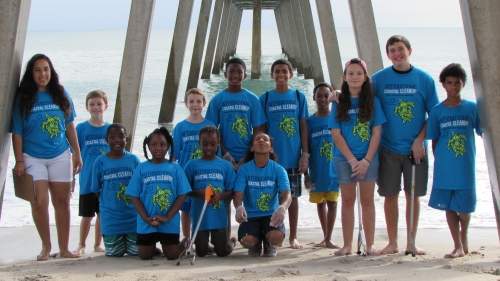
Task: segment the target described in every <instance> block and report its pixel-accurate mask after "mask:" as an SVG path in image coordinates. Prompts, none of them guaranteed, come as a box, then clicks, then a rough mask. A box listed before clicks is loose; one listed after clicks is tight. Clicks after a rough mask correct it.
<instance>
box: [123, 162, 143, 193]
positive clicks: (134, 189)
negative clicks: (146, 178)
mask: <svg viewBox="0 0 500 281" xmlns="http://www.w3.org/2000/svg"><path fill="white" fill-rule="evenodd" d="M141 170H142V168H141V166H140V165H139V166H137V168H135V170H134V173H133V174H132V178H131V179H130V181H129V182H128V185H127V191H126V192H125V194H126V195H128V196H132V197H140V196H141V186H142V179H141V173H142V171H141Z"/></svg>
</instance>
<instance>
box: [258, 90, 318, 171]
mask: <svg viewBox="0 0 500 281" xmlns="http://www.w3.org/2000/svg"><path fill="white" fill-rule="evenodd" d="M260 103H261V105H262V108H263V110H264V114H265V115H266V118H267V131H268V133H269V135H270V136H271V137H272V138H273V149H274V152H276V154H277V156H278V162H279V163H280V165H281V166H283V167H285V169H291V168H297V167H298V162H299V158H300V151H301V142H300V120H301V119H306V118H307V117H308V116H309V112H308V111H307V101H306V97H305V96H304V94H303V93H301V92H299V91H298V90H295V89H290V90H288V91H287V92H284V93H279V92H277V91H276V90H272V91H270V92H266V93H265V94H263V95H262V96H260Z"/></svg>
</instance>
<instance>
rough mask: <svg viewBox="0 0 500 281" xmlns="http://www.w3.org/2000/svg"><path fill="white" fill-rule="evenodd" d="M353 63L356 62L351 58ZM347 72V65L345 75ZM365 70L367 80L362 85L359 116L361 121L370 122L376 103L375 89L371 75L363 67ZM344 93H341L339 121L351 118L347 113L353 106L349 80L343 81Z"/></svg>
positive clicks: (342, 88)
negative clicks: (371, 81) (372, 85)
mask: <svg viewBox="0 0 500 281" xmlns="http://www.w3.org/2000/svg"><path fill="white" fill-rule="evenodd" d="M351 63H353V64H355V63H356V62H355V61H354V60H351ZM346 72H347V67H346V69H344V76H345V74H346ZM363 72H364V73H365V75H366V80H365V82H364V83H363V85H362V86H361V92H360V93H359V112H358V118H359V120H360V121H361V122H368V121H369V120H370V119H371V118H372V113H373V103H374V99H375V97H374V95H373V90H372V87H371V83H370V77H368V74H367V73H366V70H365V69H364V68H363ZM341 91H342V94H340V95H339V104H338V108H337V116H335V117H336V118H337V120H339V121H347V120H349V114H348V113H347V112H348V110H349V108H350V107H351V92H350V91H349V85H348V84H347V81H345V79H344V81H343V82H342V87H341Z"/></svg>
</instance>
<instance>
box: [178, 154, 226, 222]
mask: <svg viewBox="0 0 500 281" xmlns="http://www.w3.org/2000/svg"><path fill="white" fill-rule="evenodd" d="M184 170H185V171H186V176H187V178H188V181H189V183H190V184H191V187H192V189H193V191H194V190H201V189H205V188H206V187H207V186H208V185H211V186H212V187H213V189H214V190H216V191H217V192H224V191H231V190H232V189H233V183H234V178H235V173H234V170H233V166H232V165H231V163H229V162H228V161H226V160H223V159H221V158H218V157H216V158H215V159H214V160H204V159H198V160H191V161H189V162H188V163H187V165H186V167H185V168H184ZM203 204H204V199H203V198H199V197H192V198H191V210H190V216H191V221H192V225H193V229H194V227H195V226H196V224H197V223H198V219H199V217H200V214H201V209H202V208H203ZM228 208H229V206H228V204H226V202H224V201H219V202H218V203H217V204H216V205H214V204H209V205H208V206H207V209H206V210H205V215H204V217H203V220H202V222H201V224H200V230H215V229H225V228H226V227H227V224H228V221H227V209H228Z"/></svg>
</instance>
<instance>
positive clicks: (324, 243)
mask: <svg viewBox="0 0 500 281" xmlns="http://www.w3.org/2000/svg"><path fill="white" fill-rule="evenodd" d="M314 246H316V247H321V248H328V249H339V248H340V247H339V246H337V245H335V244H333V243H332V242H331V241H330V240H328V241H325V240H323V241H321V242H320V243H318V244H315V245H314Z"/></svg>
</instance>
